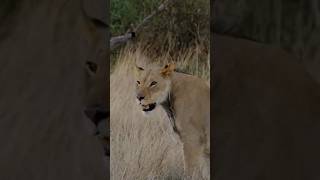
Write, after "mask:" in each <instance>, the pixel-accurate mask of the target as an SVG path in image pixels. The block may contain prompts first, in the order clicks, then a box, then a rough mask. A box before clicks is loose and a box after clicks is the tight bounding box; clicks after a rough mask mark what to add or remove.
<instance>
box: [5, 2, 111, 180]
mask: <svg viewBox="0 0 320 180" xmlns="http://www.w3.org/2000/svg"><path fill="white" fill-rule="evenodd" d="M103 1H105V2H103ZM77 2H78V4H77ZM106 2H107V3H106ZM44 3H46V2H40V1H38V0H31V1H29V2H28V1H24V0H2V1H1V3H0V46H1V47H0V48H2V49H1V50H0V56H1V57H0V59H1V61H2V63H3V64H2V65H4V67H6V65H8V66H12V67H13V66H15V65H13V63H11V62H6V61H5V60H6V59H14V58H13V57H15V58H16V57H17V56H18V55H17V54H20V50H22V49H19V48H21V46H19V45H18V44H17V48H16V54H15V55H12V53H11V52H12V48H11V46H10V47H7V46H6V44H12V43H11V42H10V40H8V38H11V36H12V35H13V33H16V34H14V35H13V36H12V37H14V38H12V40H11V41H14V42H19V41H21V42H23V43H25V42H26V41H25V40H24V39H23V40H21V39H18V38H17V37H19V38H21V36H20V34H17V32H20V31H16V26H18V25H19V23H20V24H21V22H23V21H24V19H19V18H24V17H23V16H21V12H23V13H24V14H25V15H27V16H26V19H27V20H28V15H30V14H32V13H33V10H32V7H34V12H36V13H38V12H40V11H41V10H39V8H38V7H45V5H43V4H44ZM55 3H57V5H59V6H60V5H61V4H63V5H61V6H60V8H61V9H63V8H65V7H66V6H67V7H69V6H68V4H70V3H71V4H72V3H74V4H77V5H79V6H83V7H84V9H82V10H83V11H81V13H84V14H86V13H87V14H86V15H87V16H88V17H89V18H90V19H91V22H92V24H94V26H95V27H94V28H96V30H97V34H98V36H100V37H98V39H100V40H98V42H97V44H94V45H93V46H96V47H94V48H97V47H98V48H101V49H98V48H97V49H96V50H97V51H96V52H93V54H94V53H97V54H99V53H101V52H100V51H101V50H102V51H106V52H103V55H102V57H103V58H105V61H104V62H105V63H104V64H102V65H104V66H107V67H109V39H110V33H109V32H107V31H106V29H107V28H108V24H109V19H110V17H109V12H110V11H109V8H110V5H109V0H101V1H99V2H96V3H93V2H92V1H90V0H77V1H73V2H71V1H67V0H66V1H64V2H62V3H61V1H60V2H58V1H56V2H48V4H51V5H55ZM59 3H61V4H59ZM105 4H106V5H107V6H106V7H105V9H104V10H103V11H101V10H97V9H102V8H103V7H104V6H105ZM24 6H28V8H24ZM49 8H53V9H54V8H55V7H49ZM75 8H78V6H77V7H75ZM26 9H29V10H30V11H29V12H27V11H26ZM66 9H67V8H66ZM50 10H52V9H50ZM50 10H48V11H50ZM60 13H61V15H62V16H61V18H62V19H60V21H59V20H58V21H57V22H55V23H57V24H58V23H61V24H63V23H64V19H63V17H64V16H63V15H65V14H66V13H69V12H66V11H62V12H60ZM71 13H74V12H70V14H71ZM32 15H33V14H32ZM51 15H52V14H51ZM82 15H83V14H79V16H82ZM57 17H59V16H57ZM67 17H69V16H67ZM41 20H42V19H41ZM70 24H73V22H72V21H70ZM32 25H34V24H32ZM41 26H42V24H39V29H38V31H37V32H36V31H34V32H33V34H35V35H30V34H28V35H30V37H32V36H34V37H35V38H39V37H40V38H41V35H42V34H46V32H42V29H41ZM50 26H51V25H50ZM52 26H53V25H52ZM25 28H26V31H27V30H28V28H29V27H25ZM32 28H34V27H31V28H30V29H32ZM59 28H62V29H63V27H59ZM59 28H58V30H56V34H54V36H59V35H61V34H59V33H61V32H60V30H61V29H59ZM43 31H48V29H45V30H43ZM66 31H67V30H66ZM79 31H80V29H79ZM69 32H70V31H68V33H69ZM62 33H63V32H62ZM38 34H39V35H38ZM79 34H80V33H79ZM42 38H43V39H45V38H47V37H42ZM58 38H61V37H58ZM66 38H68V37H66ZM80 38H81V37H80ZM59 40H61V39H59ZM64 40H65V39H62V40H61V41H64ZM3 42H4V43H3ZM37 42H43V41H42V40H40V41H38V39H35V43H37ZM69 43H70V44H69ZM72 43H73V42H68V44H64V45H65V46H66V49H67V48H69V47H70V46H72V45H74V46H75V48H74V49H75V50H78V48H79V46H82V45H79V44H72ZM99 43H100V44H99ZM27 44H28V43H27ZM57 44H58V43H57ZM57 44H55V45H53V46H57ZM46 45H48V44H42V45H39V44H35V46H34V49H32V47H26V49H28V48H29V49H30V51H32V52H33V51H35V52H36V51H37V48H38V47H39V49H40V47H41V46H42V47H45V46H46ZM83 46H84V47H85V46H86V45H83ZM89 46H90V45H89ZM42 47H41V49H40V50H39V51H41V50H42V49H43V48H42ZM10 48H11V49H10ZM59 48H60V47H59ZM89 48H91V47H89ZM94 48H93V49H94ZM61 49H63V48H61ZM61 49H58V51H59V52H62V51H63V50H61ZM71 49H72V48H71ZM80 49H81V48H80ZM23 51H24V52H21V56H23V55H26V54H27V55H29V54H31V56H32V52H27V53H25V50H23ZM84 51H88V52H89V51H91V49H89V50H88V49H84ZM93 51H95V50H93ZM2 53H3V54H2ZM72 53H79V54H83V55H85V56H88V57H96V56H95V55H93V54H90V53H88V54H86V53H84V52H70V53H69V56H70V59H72V58H75V57H79V56H77V55H76V56H75V57H73V56H72ZM39 54H41V52H39ZM3 55H4V56H3ZM7 55H8V56H7ZM33 56H34V54H33ZM61 56H62V57H63V55H61ZM97 56H99V55H97ZM39 57H41V55H40V56H39ZM45 57H46V56H45ZM57 57H58V56H57ZM28 58H29V57H19V58H16V59H28ZM63 58H65V57H63ZM81 58H83V59H85V57H81ZM37 61H39V60H38V59H37ZM81 61H82V59H79V64H75V71H77V72H79V67H80V66H81ZM29 62H30V61H29ZM29 62H27V61H21V63H26V64H17V65H16V66H17V67H21V66H24V65H25V67H26V69H27V68H28V67H29V66H28V63H29ZM17 63H20V62H19V61H17ZM30 64H31V63H30ZM52 64H54V63H52ZM38 65H39V67H38V69H37V66H38ZM40 67H44V66H42V64H36V65H35V66H34V67H33V68H34V72H33V71H30V72H29V73H30V74H32V75H33V74H35V73H37V72H42V70H41V69H40ZM46 68H51V67H50V66H47V67H46ZM52 68H54V67H53V66H52ZM64 68H65V67H61V69H60V71H61V72H64V71H65V69H64ZM13 70H14V69H13ZM27 70H28V69H27ZM57 70H58V71H59V69H57ZM106 70H107V71H106V72H105V80H106V81H104V82H103V83H106V85H105V93H106V95H105V98H104V99H103V101H105V102H106V103H107V104H108V103H109V75H110V72H109V68H106ZM70 71H72V69H70ZM2 72H6V71H5V70H3V68H2V67H1V68H0V74H1V77H0V79H1V80H0V83H2V84H1V86H3V87H2V88H1V89H4V90H3V91H4V92H5V94H0V99H1V101H2V103H1V104H0V108H1V109H0V121H1V123H0V124H1V126H2V125H3V126H2V127H3V128H4V127H7V126H5V125H9V124H10V125H12V127H13V128H12V129H14V128H15V125H13V124H14V123H15V122H17V123H18V122H21V120H22V119H23V118H21V117H23V116H24V114H23V113H25V112H28V110H24V109H21V107H20V106H19V105H17V107H16V109H10V107H6V104H8V105H7V106H9V104H10V105H11V104H12V102H14V101H15V100H16V99H17V97H19V96H20V94H16V97H15V96H14V95H13V93H12V95H13V96H11V97H4V95H6V93H7V89H8V88H7V89H6V87H5V86H6V85H13V87H14V85H15V83H16V82H18V80H16V79H12V78H14V77H11V79H10V78H7V77H4V76H3V74H2ZM14 73H15V72H10V73H8V76H9V77H10V75H12V74H14ZM21 74H23V73H20V72H17V73H16V75H17V77H16V78H21V79H23V78H26V79H27V77H23V75H22V76H21ZM48 74H49V72H48ZM71 74H72V73H71ZM19 75H20V76H19ZM53 76H54V75H53ZM65 78H66V79H67V78H68V77H65ZM78 78H79V79H80V80H79V79H76V78H75V79H74V82H76V81H85V79H82V78H83V76H82V74H79V77H78ZM4 79H7V80H6V81H3V80H4ZM55 80H56V81H59V79H55ZM10 81H12V82H13V83H12V84H11V82H10ZM41 81H42V80H41ZM41 81H40V80H39V84H38V86H39V87H38V86H34V89H39V94H41V93H49V92H47V91H46V90H47V89H46V88H45V87H43V85H42V84H41ZM48 81H49V80H48ZM61 81H63V80H61ZM34 82H37V79H34ZM52 83H55V81H52ZM34 84H36V83H34ZM34 84H33V85H34ZM80 84H85V82H83V83H80ZM26 87H28V85H27V86H26ZM28 88H29V87H28ZM70 88H71V89H72V86H71V87H70ZM19 90H20V92H23V90H24V89H23V88H22V89H19ZM28 90H29V89H27V88H26V91H28ZM41 90H44V92H41ZM82 90H83V89H82V87H81V88H80V89H79V91H81V92H82ZM3 91H2V92H3ZM9 91H10V89H9ZM52 91H54V90H52ZM12 92H15V90H14V89H13V90H12ZM50 94H52V97H53V96H54V95H57V94H58V92H50ZM32 96H33V95H32ZM40 96H41V95H40ZM70 96H72V95H70ZM10 98H11V99H12V102H5V101H6V100H10ZM51 99H52V98H51ZM66 99H68V97H66ZM81 101H82V100H78V101H77V102H81ZM31 102H32V101H31ZM23 103H25V104H28V103H27V102H22V103H21V104H23ZM29 103H30V102H29ZM35 103H37V98H35ZM49 103H50V102H48V104H43V106H42V107H41V108H39V107H36V106H35V108H39V109H37V111H38V112H39V114H37V113H34V116H35V118H34V119H37V116H38V115H39V117H41V116H40V115H42V113H44V111H46V108H45V107H46V106H48V105H49ZM28 105H30V104H28ZM32 105H33V104H31V105H30V107H31V106H32ZM70 106H72V103H71V104H70ZM76 106H79V104H77V105H76ZM4 107H5V109H4ZM19 107H20V108H19ZM53 107H54V106H53ZM108 107H109V106H108ZM28 108H29V107H26V108H25V109H28ZM8 109H9V110H11V112H9V111H8ZM29 109H30V108H29ZM42 110H43V111H42ZM107 111H108V112H109V109H107ZM30 112H31V111H29V112H28V113H30ZM10 113H11V114H10ZM60 113H64V112H60ZM12 114H14V116H13V118H12V116H11V115H12ZM5 117H9V118H7V120H8V119H10V118H11V122H6V121H5V119H4V118H5ZM25 117H26V118H25V119H24V120H27V121H28V117H29V114H28V115H26V116H25ZM39 117H38V118H39ZM65 117H68V115H65ZM78 117H81V116H79V115H77V117H74V118H78ZM74 118H73V119H74ZM39 119H40V118H39ZM70 119H72V118H70ZM80 121H81V120H80ZM88 121H89V120H88ZM44 122H45V121H44ZM44 122H40V123H38V127H37V128H39V132H40V131H41V132H43V131H44V130H45V128H46V126H44V127H43V128H42V127H41V125H40V124H44ZM80 123H82V122H80ZM107 123H109V122H107ZM53 124H55V123H53ZM66 124H67V125H65V126H66V127H67V126H69V125H70V122H66ZM84 124H87V122H85V123H84ZM21 126H23V125H21V124H20V125H17V129H19V127H21ZM33 126H34V125H32V123H31V124H30V128H32V127H33ZM84 126H85V125H83V124H81V125H75V126H74V127H76V128H77V127H81V128H82V129H81V128H79V130H84V129H83V127H84ZM8 127H9V126H8ZM62 127H63V128H61V127H60V128H61V129H63V130H60V129H56V130H54V132H55V131H57V132H61V131H62V132H64V125H62ZM76 128H73V129H76ZM24 129H25V130H26V132H27V134H23V133H22V132H20V133H21V134H19V132H16V133H15V136H18V135H19V136H21V137H20V138H19V139H20V141H22V143H20V142H19V143H18V142H14V141H13V142H10V141H11V140H13V139H15V138H12V139H7V141H4V142H3V139H5V138H6V136H8V137H11V134H13V133H11V132H10V131H9V129H6V130H5V131H3V130H1V136H2V138H1V142H0V143H1V147H0V152H2V153H1V154H2V155H1V156H0V161H2V163H1V165H0V179H9V178H10V179H16V178H19V177H24V178H25V179H26V180H29V179H39V178H38V177H42V178H40V179H43V177H47V179H52V178H54V177H63V174H61V173H60V169H61V168H62V167H64V164H61V167H59V168H60V169H59V168H58V170H57V173H55V174H53V176H52V177H51V176H50V175H44V174H45V173H46V171H43V172H41V169H39V173H35V174H34V170H35V169H34V168H37V167H38V164H37V166H35V167H34V168H33V167H32V166H33V165H32V164H31V163H30V164H27V163H26V162H28V161H30V162H32V160H30V158H32V157H28V156H27V155H28V154H27V153H29V152H30V154H32V153H35V151H36V150H39V149H41V148H39V147H38V146H37V145H38V144H36V143H35V142H32V141H30V142H29V145H28V148H26V149H27V150H25V151H23V150H22V149H21V151H20V152H19V149H18V148H16V149H14V152H12V153H11V155H12V154H13V155H12V156H13V158H12V160H11V162H6V161H7V160H8V159H6V158H8V155H6V154H5V153H7V151H6V149H5V148H7V147H8V148H9V149H10V148H11V147H15V145H16V144H18V145H17V147H19V146H20V147H23V146H22V145H23V144H25V143H28V142H23V139H24V138H25V137H26V138H25V139H27V137H29V134H28V133H35V132H28V127H27V126H26V127H25V128H24ZM49 130H50V129H49ZM49 130H48V131H49ZM7 131H8V132H9V134H5V133H6V132H7ZM29 131H31V130H29ZM78 133H79V131H78ZM86 133H88V132H86V131H83V132H80V135H79V137H81V136H82V137H87V136H86ZM38 136H41V135H38ZM57 136H59V134H57ZM68 136H77V134H72V135H69V134H68ZM50 137H51V136H50V135H49V137H47V138H49V139H50ZM57 138H59V137H57ZM88 139H89V138H88ZM77 140H79V138H77ZM86 140H87V139H86ZM86 140H84V142H87V144H83V145H88V144H90V142H89V143H88V141H86ZM53 141H54V140H52V142H53ZM48 142H50V141H48ZM56 143H59V142H58V140H56ZM60 143H64V141H63V142H60ZM70 144H72V142H71V143H70ZM92 144H95V142H93V143H92ZM57 145H58V144H57ZM77 146H79V147H81V145H79V144H78V145H77ZM29 147H31V148H29ZM44 147H45V145H44ZM57 147H61V144H59V145H58V146H57ZM32 148H33V149H32ZM37 148H38V149H37ZM67 148H68V145H66V151H68V150H70V149H67ZM85 148H86V149H90V147H85ZM9 149H8V150H9ZM43 149H46V148H43ZM92 149H93V150H92V152H93V153H99V152H101V151H100V150H96V149H95V147H92ZM30 150H33V152H32V151H30ZM59 150H60V149H59ZM51 151H52V153H53V154H54V152H55V149H54V148H53V149H51ZM57 151H58V150H57ZM79 151H82V152H86V151H85V150H82V149H79ZM89 151H90V150H89ZM3 152H4V154H3ZM17 152H18V153H17ZM59 152H60V151H59ZM42 153H45V152H42ZM8 154H10V152H8ZM21 154H24V156H23V155H21ZM60 155H61V154H60ZM5 156H7V157H5ZM9 156H10V155H9ZM42 156H43V154H39V155H38V157H35V159H37V158H39V157H42ZM86 156H88V157H90V154H86V155H84V156H83V157H84V158H85V159H88V158H87V157H86ZM97 156H100V155H98V154H96V155H94V156H93V157H97ZM19 157H22V158H23V161H21V162H15V161H14V160H15V159H19ZM44 157H46V156H44ZM56 157H57V158H58V159H56V160H55V159H53V161H54V162H55V163H56V164H55V165H57V162H60V161H59V160H60V159H59V158H61V157H63V155H62V156H59V154H58V152H57V153H56ZM74 157H76V158H77V155H75V156H74ZM101 157H102V156H101ZM70 158H71V159H72V158H73V157H70ZM68 159H69V158H68ZM68 159H66V161H67V160H68ZM40 160H41V161H42V160H43V161H45V160H46V159H40ZM51 160H52V156H51ZM34 161H36V160H34ZM89 161H90V160H89ZM48 162H50V161H49V160H48ZM76 162H82V161H81V160H76V161H75V163H76ZM83 162H85V161H83ZM90 162H92V161H90ZM98 163H99V162H98ZM106 163H107V167H110V160H109V158H108V159H107V160H106ZM4 164H6V166H7V167H5V166H3V165H4ZM69 164H70V162H66V164H65V166H67V165H69ZM71 164H72V162H71ZM15 165H17V166H15ZM55 165H47V164H43V168H44V169H46V170H48V171H50V170H49V169H50V168H48V167H50V166H51V167H55ZM89 165H90V164H83V165H82V167H84V166H89ZM18 166H19V167H18ZM20 166H22V167H20ZM75 166H77V164H75ZM99 166H100V167H99ZM4 167H5V168H4ZM95 167H99V168H101V165H99V164H97V166H94V167H89V168H95ZM14 168H17V169H14ZM87 168H88V167H87ZM71 169H72V167H71ZM75 169H76V170H75V171H78V172H79V171H82V170H81V169H80V168H78V167H75ZM15 170H17V172H16V174H15V175H14V176H10V177H9V176H7V175H8V174H10V173H11V172H14V171H15ZM64 170H65V171H67V170H68V169H64ZM109 170H110V169H109V168H107V169H106V171H107V173H106V174H108V176H109V175H110V171H109ZM54 171H55V169H53V170H52V171H50V172H51V173H52V172H54ZM87 171H88V170H86V171H83V172H80V173H83V175H82V176H81V177H80V178H79V179H86V178H88V179H92V178H94V177H99V176H100V175H101V174H99V175H98V174H97V175H93V176H91V175H90V174H86V172H87ZM93 172H99V170H98V169H94V171H93ZM59 173H60V174H59ZM80 173H79V174H80ZM99 173H100V172H99ZM19 174H20V175H19ZM41 174H42V175H41ZM65 174H66V176H65V177H76V176H73V175H74V171H73V172H72V173H71V175H70V174H68V173H65ZM103 174H105V173H103ZM69 175H70V176H69ZM90 176H91V177H92V178H90ZM1 177H2V178H1ZM30 177H33V178H30ZM100 177H101V176H100Z"/></svg>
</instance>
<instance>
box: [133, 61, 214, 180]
mask: <svg viewBox="0 0 320 180" xmlns="http://www.w3.org/2000/svg"><path fill="white" fill-rule="evenodd" d="M135 94H136V100H137V103H138V105H139V106H140V109H141V111H142V113H143V114H145V115H147V116H148V115H151V113H152V112H153V111H154V110H155V109H156V108H163V110H165V112H166V114H167V115H168V118H169V120H170V123H171V126H172V128H173V131H174V132H175V133H176V134H177V135H178V137H179V140H180V142H181V143H182V145H183V155H184V169H185V173H186V175H187V176H192V175H193V173H194V172H195V170H196V169H201V171H202V173H203V172H205V173H206V174H207V175H205V176H209V175H208V174H209V173H208V171H209V166H210V165H209V161H210V160H209V157H210V88H209V86H208V85H207V83H206V81H205V80H202V79H200V78H198V77H195V76H192V75H189V74H185V73H180V72H176V71H175V65H174V64H173V63H168V64H166V65H165V66H164V67H162V68H161V67H159V66H158V65H157V64H146V63H144V64H143V63H140V64H139V62H136V64H135ZM201 163H204V164H205V166H204V167H203V166H201V167H203V168H201V167H200V165H201ZM206 168H207V169H206ZM208 178H209V177H208Z"/></svg>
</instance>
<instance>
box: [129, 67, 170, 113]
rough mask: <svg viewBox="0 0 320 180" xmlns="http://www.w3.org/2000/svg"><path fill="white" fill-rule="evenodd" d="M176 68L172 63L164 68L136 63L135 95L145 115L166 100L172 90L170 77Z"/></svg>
mask: <svg viewBox="0 0 320 180" xmlns="http://www.w3.org/2000/svg"><path fill="white" fill-rule="evenodd" d="M174 67H175V66H174V64H172V63H169V64H166V65H165V66H163V67H160V66H157V65H154V64H152V65H150V64H149V65H146V64H144V65H143V64H137V63H136V65H135V87H136V88H135V95H136V100H137V103H138V104H139V105H140V106H141V110H142V111H143V112H144V114H147V113H148V112H151V111H153V110H154V109H155V108H156V107H157V105H159V104H160V103H162V102H163V101H165V100H166V98H167V96H168V94H169V92H170V89H171V80H170V76H171V74H172V72H173V71H174Z"/></svg>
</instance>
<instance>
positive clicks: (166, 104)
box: [161, 91, 180, 135]
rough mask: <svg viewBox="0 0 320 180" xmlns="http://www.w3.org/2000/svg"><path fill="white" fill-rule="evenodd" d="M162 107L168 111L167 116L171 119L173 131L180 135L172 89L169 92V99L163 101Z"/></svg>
mask: <svg viewBox="0 0 320 180" xmlns="http://www.w3.org/2000/svg"><path fill="white" fill-rule="evenodd" d="M161 106H162V108H163V109H164V110H165V112H166V113H167V116H168V118H169V120H170V124H171V126H172V128H173V131H174V132H175V133H177V134H178V135H180V132H179V130H178V129H177V126H176V122H175V112H174V98H173V95H172V91H170V92H169V94H168V96H167V99H166V100H165V101H163V102H162V103H161Z"/></svg>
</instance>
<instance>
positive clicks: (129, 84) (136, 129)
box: [110, 46, 210, 180]
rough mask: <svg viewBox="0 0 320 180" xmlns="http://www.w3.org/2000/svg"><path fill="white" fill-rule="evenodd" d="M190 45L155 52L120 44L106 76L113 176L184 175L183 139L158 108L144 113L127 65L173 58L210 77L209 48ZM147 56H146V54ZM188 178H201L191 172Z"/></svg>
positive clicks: (138, 179) (125, 179) (128, 179)
mask: <svg viewBox="0 0 320 180" xmlns="http://www.w3.org/2000/svg"><path fill="white" fill-rule="evenodd" d="M197 48H198V47H193V48H189V49H184V50H181V51H180V52H176V54H175V56H174V57H175V59H173V58H172V56H170V55H169V54H163V55H160V56H159V55H157V56H155V55H154V54H152V52H150V51H149V52H148V51H147V50H146V49H145V48H143V47H141V46H140V47H138V48H132V47H127V48H124V49H123V50H121V52H120V54H119V56H118V57H117V58H116V60H115V61H116V63H115V65H114V66H112V70H111V72H112V73H111V77H110V112H111V114H110V125H111V137H110V138H111V139H110V145H111V150H110V151H111V156H110V157H111V159H110V172H111V179H112V180H146V179H150V180H151V179H165V180H167V179H168V180H169V179H174V180H175V179H177V180H178V179H185V177H184V176H183V154H182V144H181V143H180V142H179V140H178V138H177V137H176V135H175V134H174V133H173V131H172V127H170V124H169V120H168V119H167V116H166V114H165V112H164V111H163V110H162V109H161V108H157V109H156V110H155V112H153V113H152V114H151V115H150V116H148V117H145V116H144V115H143V114H142V112H141V110H140V109H138V106H137V104H136V101H135V95H134V85H135V84H134V83H133V77H132V76H133V74H132V69H133V67H134V62H135V60H136V59H139V60H141V59H143V58H145V55H146V56H149V57H153V58H149V60H150V59H152V61H155V62H159V63H165V62H168V61H175V63H176V67H178V68H179V69H181V70H182V71H186V72H188V73H191V74H194V75H196V76H199V77H202V78H204V79H206V80H208V81H209V78H210V70H209V68H210V67H209V66H208V61H207V59H204V58H201V57H209V56H208V54H204V53H203V52H201V51H199V49H200V48H199V49H197ZM146 60H147V59H146ZM193 179H197V180H199V179H201V177H200V175H195V176H194V178H193Z"/></svg>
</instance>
